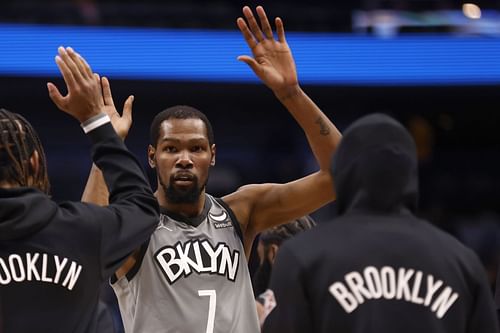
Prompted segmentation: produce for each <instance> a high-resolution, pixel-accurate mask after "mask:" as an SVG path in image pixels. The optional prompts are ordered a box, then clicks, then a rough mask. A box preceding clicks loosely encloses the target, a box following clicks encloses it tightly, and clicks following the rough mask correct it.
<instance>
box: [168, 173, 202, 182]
mask: <svg viewBox="0 0 500 333" xmlns="http://www.w3.org/2000/svg"><path fill="white" fill-rule="evenodd" d="M176 180H189V181H198V177H197V176H196V175H195V174H193V173H192V172H189V171H178V172H176V173H174V174H172V175H171V176H170V181H171V182H172V181H176Z"/></svg>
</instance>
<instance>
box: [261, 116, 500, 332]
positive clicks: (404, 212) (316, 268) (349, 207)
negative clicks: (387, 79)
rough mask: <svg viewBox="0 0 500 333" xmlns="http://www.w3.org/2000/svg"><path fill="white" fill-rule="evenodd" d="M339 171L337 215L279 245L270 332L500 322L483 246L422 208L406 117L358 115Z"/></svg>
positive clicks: (426, 328) (468, 326) (453, 328)
mask: <svg viewBox="0 0 500 333" xmlns="http://www.w3.org/2000/svg"><path fill="white" fill-rule="evenodd" d="M332 175H333V178H334V180H335V190H336V193H337V207H338V218H336V219H335V220H334V221H332V222H329V223H325V224H322V225H319V226H318V227H317V228H315V229H313V230H310V231H307V232H305V233H302V234H301V235H299V236H297V237H295V238H294V239H291V240H289V241H287V242H285V244H284V245H283V246H282V247H281V248H280V250H279V252H278V255H277V259H276V261H275V266H274V269H273V274H272V277H271V283H270V288H271V290H272V292H273V293H274V297H275V301H276V303H277V305H276V307H275V308H274V309H273V310H272V311H271V313H270V315H269V316H268V317H267V319H266V322H265V323H264V329H263V332H265V333H269V332H287V333H294V332H297V333H298V332H329V333H332V332H339V333H370V332H373V333H381V332H384V333H387V332H389V333H391V332H398V333H400V332H405V333H424V332H425V333H444V332H447V333H462V332H464V333H465V332H468V333H483V332H488V333H494V332H498V327H497V322H496V317H495V312H494V305H493V297H492V293H491V290H490V288H489V285H488V282H487V278H486V274H485V270H484V268H483V266H482V265H481V263H480V261H479V259H478V258H477V256H476V255H475V254H474V253H473V252H472V251H471V250H469V249H468V248H466V247H465V246H463V245H462V244H461V243H460V242H458V241H457V240H456V239H455V238H453V237H452V236H451V235H448V234H447V233H445V232H443V231H441V230H439V229H438V228H436V227H434V226H433V225H431V224H430V223H428V222H426V221H423V220H421V219H419V218H417V217H416V216H415V215H414V214H415V211H416V207H417V197H418V189H417V187H418V186H417V184H418V180H417V160H416V148H415V144H414V142H413V140H412V138H411V137H410V135H409V133H408V132H407V131H406V129H405V128H404V127H403V126H402V125H401V124H399V123H398V122H397V121H395V120H394V119H392V118H390V117H388V116H386V115H382V114H373V115H369V116H365V117H363V118H361V119H359V120H358V121H356V122H354V123H353V124H352V125H351V126H350V127H349V128H348V129H347V130H346V131H345V133H344V135H343V138H342V141H341V143H340V145H339V147H338V150H337V152H336V154H335V156H334V158H333V163H332Z"/></svg>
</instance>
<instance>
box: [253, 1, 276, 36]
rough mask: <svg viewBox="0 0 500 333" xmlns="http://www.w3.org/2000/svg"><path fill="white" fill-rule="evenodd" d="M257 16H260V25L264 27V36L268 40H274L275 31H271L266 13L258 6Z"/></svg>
mask: <svg viewBox="0 0 500 333" xmlns="http://www.w3.org/2000/svg"><path fill="white" fill-rule="evenodd" d="M256 11H257V15H259V20H260V25H261V26H262V31H264V35H265V36H266V38H267V39H273V38H274V36H273V29H271V25H270V24H269V20H268V19H267V15H266V12H265V11H264V8H262V6H257V9H256Z"/></svg>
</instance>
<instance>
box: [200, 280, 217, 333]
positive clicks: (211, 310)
mask: <svg viewBox="0 0 500 333" xmlns="http://www.w3.org/2000/svg"><path fill="white" fill-rule="evenodd" d="M198 296H201V297H203V296H208V297H209V305H208V320H207V330H206V331H205V333H213V332H214V323H215V307H216V305H217V294H216V293H215V290H213V289H210V290H198Z"/></svg>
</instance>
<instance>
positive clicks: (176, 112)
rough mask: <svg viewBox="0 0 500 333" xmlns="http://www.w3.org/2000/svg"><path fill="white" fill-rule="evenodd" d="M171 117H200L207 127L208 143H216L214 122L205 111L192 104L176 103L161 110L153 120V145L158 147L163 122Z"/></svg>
mask: <svg viewBox="0 0 500 333" xmlns="http://www.w3.org/2000/svg"><path fill="white" fill-rule="evenodd" d="M170 118H173V119H200V120H201V121H203V123H204V124H205V127H206V129H207V137H208V144H209V145H210V146H212V145H213V144H214V143H215V140H214V131H213V129H212V124H210V121H209V120H208V118H207V116H206V115H205V114H204V113H203V112H201V111H200V110H197V109H195V108H193V107H191V106H187V105H176V106H172V107H170V108H168V109H165V110H163V111H161V112H160V113H158V114H157V115H156V116H155V117H154V119H153V122H152V123H151V130H150V140H151V145H152V146H153V147H156V144H157V142H158V138H159V136H160V126H161V123H163V122H164V121H165V120H168V119H170Z"/></svg>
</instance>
